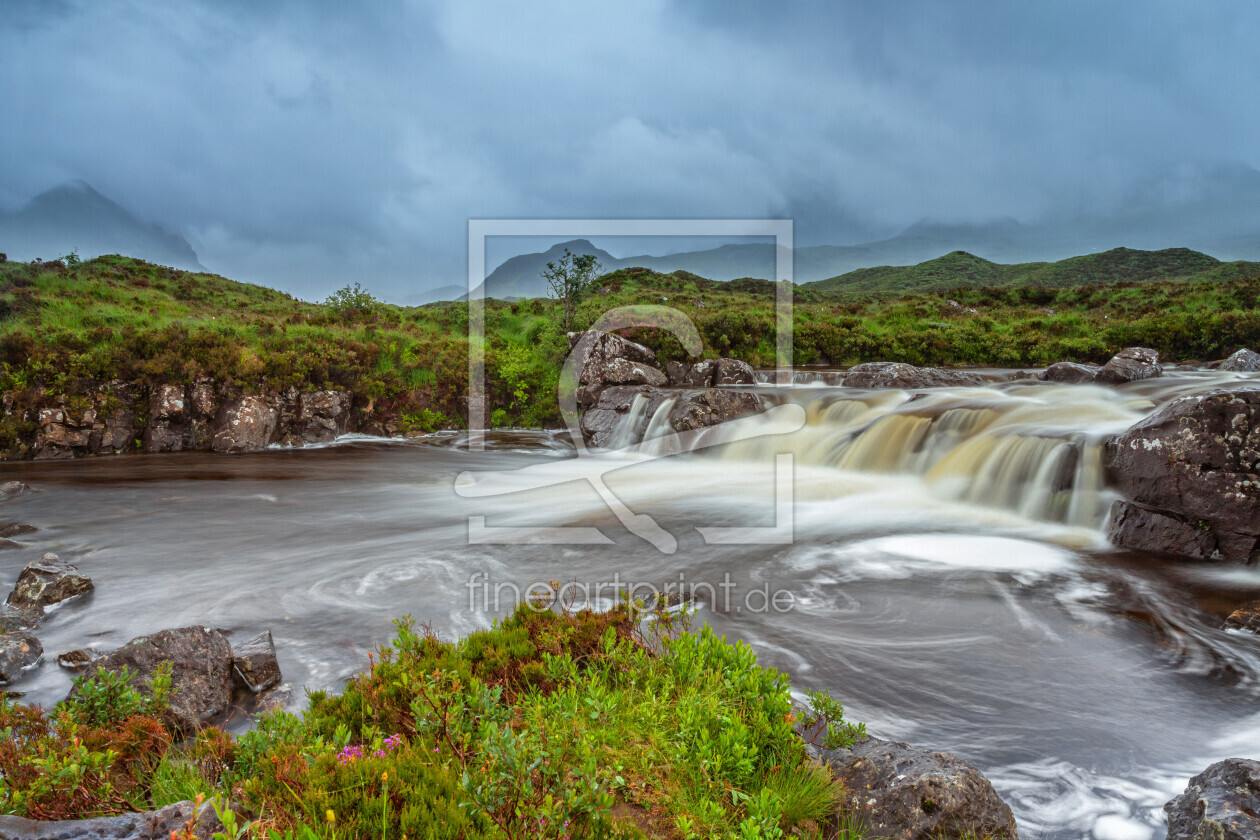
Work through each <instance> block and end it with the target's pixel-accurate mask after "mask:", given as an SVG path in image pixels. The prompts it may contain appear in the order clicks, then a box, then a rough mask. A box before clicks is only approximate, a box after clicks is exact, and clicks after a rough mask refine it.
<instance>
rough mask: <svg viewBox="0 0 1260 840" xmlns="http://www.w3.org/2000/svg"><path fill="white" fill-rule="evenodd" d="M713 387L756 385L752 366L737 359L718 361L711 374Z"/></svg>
mask: <svg viewBox="0 0 1260 840" xmlns="http://www.w3.org/2000/svg"><path fill="white" fill-rule="evenodd" d="M713 384H714V385H756V384H757V377H756V375H755V374H754V373H753V369H752V366H751V365H750V364H748V363H747V362H741V361H740V360H739V359H718V360H717V366H716V370H715V371H714V373H713Z"/></svg>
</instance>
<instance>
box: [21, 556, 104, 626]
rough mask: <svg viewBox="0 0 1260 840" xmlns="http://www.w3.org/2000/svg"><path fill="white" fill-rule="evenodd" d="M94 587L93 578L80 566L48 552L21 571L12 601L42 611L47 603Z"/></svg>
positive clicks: (72, 596)
mask: <svg viewBox="0 0 1260 840" xmlns="http://www.w3.org/2000/svg"><path fill="white" fill-rule="evenodd" d="M91 590H92V579H91V578H89V577H88V576H87V575H85V574H83V573H82V572H80V571H79V569H78V568H77V567H76V566H74V565H73V564H72V563H67V562H66V561H65V560H62V559H61V558H59V557H58V556H57V555H56V554H45V555H44V556H43V557H42V558H40V559H39V560H36V561H34V562H33V563H28V564H27V565H26V568H24V569H22V571H21V572H20V573H19V574H18V579H17V584H16V585H15V586H14V587H13V591H12V592H10V593H9V597H8V603H9V604H10V605H11V606H13V607H16V608H18V609H19V610H27V611H36V612H40V613H42V612H43V610H44V609H45V608H46V607H51V606H52V605H53V604H60V603H61V602H62V601H66V600H69V599H70V598H74V597H76V596H78V595H83V594H84V593H87V592H90V591H91Z"/></svg>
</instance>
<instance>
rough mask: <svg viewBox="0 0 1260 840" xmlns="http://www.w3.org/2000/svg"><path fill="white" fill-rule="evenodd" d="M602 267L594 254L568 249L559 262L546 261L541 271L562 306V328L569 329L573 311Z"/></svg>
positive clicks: (601, 271)
mask: <svg viewBox="0 0 1260 840" xmlns="http://www.w3.org/2000/svg"><path fill="white" fill-rule="evenodd" d="M603 271H604V267H603V266H602V265H600V264H599V260H598V259H596V258H595V255H594V254H582V255H581V256H574V255H573V254H570V253H569V249H568V248H565V249H564V256H563V257H561V258H560V261H559V262H554V263H547V270H546V271H544V272H543V273H542V276H543V279H544V280H546V281H547V286H548V287H550V289H551V296H552V297H554V298H558V299H559V300H560V302H561V304H562V305H563V306H564V329H565V331H566V332H568V330H569V322H570V321H571V320H572V318H573V312H574V310H576V309H577V305H578V304H579V303H581V302H582V298H583V297H585V296H586V292H587V291H588V290H589V289H590V288H591V286H593V285H594V284H595V280H596V279H597V278H598V277H599V275H600V274H601V273H603Z"/></svg>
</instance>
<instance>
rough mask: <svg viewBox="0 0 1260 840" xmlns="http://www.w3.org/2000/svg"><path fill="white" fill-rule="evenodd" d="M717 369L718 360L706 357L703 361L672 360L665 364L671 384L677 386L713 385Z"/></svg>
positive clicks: (707, 386)
mask: <svg viewBox="0 0 1260 840" xmlns="http://www.w3.org/2000/svg"><path fill="white" fill-rule="evenodd" d="M716 370H717V361H715V360H714V359H705V360H704V361H702V362H670V363H669V364H667V365H665V374H666V375H667V376H668V377H669V384H670V385H673V386H675V387H677V388H709V387H711V386H712V385H713V376H714V373H715V372H716Z"/></svg>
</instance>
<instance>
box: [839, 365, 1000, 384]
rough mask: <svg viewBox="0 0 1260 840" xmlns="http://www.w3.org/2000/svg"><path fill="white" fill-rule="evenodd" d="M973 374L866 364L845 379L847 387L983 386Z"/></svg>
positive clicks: (853, 369)
mask: <svg viewBox="0 0 1260 840" xmlns="http://www.w3.org/2000/svg"><path fill="white" fill-rule="evenodd" d="M983 384H984V380H983V379H981V378H980V377H979V376H977V375H976V374H974V373H964V372H963V371H958V370H944V369H943V368H921V367H915V366H914V365H907V364H902V363H901V362H867V363H866V364H862V365H856V366H854V367H852V368H850V369H849V372H848V373H847V374H846V375H845V377H844V385H845V387H847V388H907V389H908V388H944V387H949V386H959V385H962V386H968V385H983Z"/></svg>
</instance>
